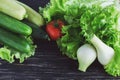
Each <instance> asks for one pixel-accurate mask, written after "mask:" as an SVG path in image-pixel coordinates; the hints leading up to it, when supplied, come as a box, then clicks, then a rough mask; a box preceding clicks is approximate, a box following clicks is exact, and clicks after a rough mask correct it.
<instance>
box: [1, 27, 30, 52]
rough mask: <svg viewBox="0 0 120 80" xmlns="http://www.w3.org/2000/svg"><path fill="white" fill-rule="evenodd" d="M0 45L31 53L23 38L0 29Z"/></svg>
mask: <svg viewBox="0 0 120 80" xmlns="http://www.w3.org/2000/svg"><path fill="white" fill-rule="evenodd" d="M0 43H3V45H6V46H9V47H11V48H13V49H16V50H18V51H20V52H24V53H28V52H30V51H31V47H30V45H29V43H28V41H27V40H26V39H25V37H23V36H22V37H21V36H18V35H16V34H13V33H11V32H9V31H7V30H4V29H2V28H0Z"/></svg>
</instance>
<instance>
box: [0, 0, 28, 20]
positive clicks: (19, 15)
mask: <svg viewBox="0 0 120 80" xmlns="http://www.w3.org/2000/svg"><path fill="white" fill-rule="evenodd" d="M0 12H3V13H5V14H7V15H9V16H12V17H14V18H16V19H18V20H23V19H24V18H25V17H27V15H26V10H25V8H24V7H23V6H21V5H20V4H18V3H16V2H15V1H14V0H0Z"/></svg>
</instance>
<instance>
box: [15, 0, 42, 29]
mask: <svg viewBox="0 0 120 80" xmlns="http://www.w3.org/2000/svg"><path fill="white" fill-rule="evenodd" d="M16 2H17V3H18V4H20V5H21V6H23V7H24V8H25V9H26V12H27V15H28V17H26V19H27V20H29V21H30V22H32V23H34V24H36V25H37V26H38V27H39V26H43V25H44V19H43V17H42V16H41V15H40V14H39V13H38V12H36V11H35V10H33V9H32V8H31V7H29V6H28V5H26V4H24V3H22V2H19V1H17V0H16Z"/></svg>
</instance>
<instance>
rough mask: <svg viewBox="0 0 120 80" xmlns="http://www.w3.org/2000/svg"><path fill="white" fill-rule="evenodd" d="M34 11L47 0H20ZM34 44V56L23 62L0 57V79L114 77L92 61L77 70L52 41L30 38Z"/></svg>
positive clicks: (92, 79)
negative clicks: (85, 68) (80, 69)
mask: <svg viewBox="0 0 120 80" xmlns="http://www.w3.org/2000/svg"><path fill="white" fill-rule="evenodd" d="M20 1H22V2H24V3H26V4H27V5H29V6H31V7H32V8H33V9H35V10H36V11H38V7H39V6H42V7H44V6H45V4H47V3H48V2H49V0H20ZM34 42H35V43H36V44H37V45H38V47H37V49H36V54H35V56H33V57H31V58H29V59H27V60H26V61H25V62H24V63H22V64H19V63H18V62H15V63H13V64H9V63H7V62H6V61H3V60H0V62H1V64H0V80H106V79H107V80H117V79H120V77H112V76H110V75H108V74H107V73H106V72H105V71H104V69H103V67H102V66H101V65H100V64H99V63H98V61H97V60H96V61H95V62H94V63H93V64H92V65H91V66H90V67H89V68H88V70H87V72H85V73H84V72H80V71H78V69H77V68H78V63H77V61H74V60H71V59H69V58H68V57H66V56H63V55H62V54H61V52H60V51H59V49H58V47H57V45H56V43H55V42H53V41H51V42H49V41H43V40H38V39H34Z"/></svg>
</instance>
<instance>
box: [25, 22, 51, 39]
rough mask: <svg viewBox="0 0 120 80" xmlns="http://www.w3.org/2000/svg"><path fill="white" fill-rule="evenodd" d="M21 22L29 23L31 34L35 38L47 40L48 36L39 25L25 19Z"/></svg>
mask: <svg viewBox="0 0 120 80" xmlns="http://www.w3.org/2000/svg"><path fill="white" fill-rule="evenodd" d="M23 23H25V24H27V25H29V26H30V27H31V28H32V34H31V36H32V37H33V38H35V39H46V40H49V36H48V35H47V33H46V32H45V31H44V30H43V29H42V28H40V27H38V26H37V25H35V24H33V23H31V22H29V21H27V20H23Z"/></svg>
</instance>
